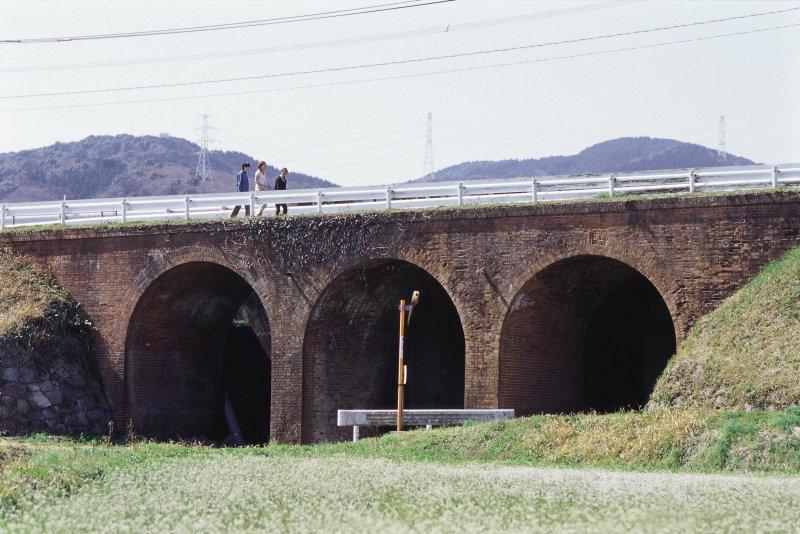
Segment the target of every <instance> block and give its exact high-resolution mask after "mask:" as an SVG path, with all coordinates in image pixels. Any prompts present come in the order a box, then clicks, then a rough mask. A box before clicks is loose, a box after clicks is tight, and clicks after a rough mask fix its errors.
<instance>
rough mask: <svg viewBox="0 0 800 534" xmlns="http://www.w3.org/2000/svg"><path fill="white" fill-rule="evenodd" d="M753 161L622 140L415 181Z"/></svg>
mask: <svg viewBox="0 0 800 534" xmlns="http://www.w3.org/2000/svg"><path fill="white" fill-rule="evenodd" d="M751 163H753V162H752V161H750V160H749V159H746V158H742V157H739V156H733V155H730V154H727V155H726V157H725V158H723V157H721V156H720V155H719V153H718V152H717V151H716V150H712V149H710V148H706V147H704V146H700V145H695V144H692V143H683V142H681V141H676V140H674V139H657V138H651V137H621V138H619V139H611V140H609V141H603V142H602V143H597V144H596V145H592V146H590V147H588V148H585V149H583V150H581V151H580V152H578V153H577V154H574V155H572V156H549V157H546V158H539V159H507V160H502V161H472V162H465V163H459V164H458V165H453V166H451V167H446V168H444V169H440V170H438V171H436V176H435V178H434V177H432V176H431V175H426V176H423V177H422V178H418V179H416V180H412V181H413V182H450V181H459V180H480V179H493V178H517V177H521V176H545V175H559V174H579V173H587V172H597V173H603V172H635V171H649V170H658V169H680V168H686V167H716V166H722V165H748V164H751Z"/></svg>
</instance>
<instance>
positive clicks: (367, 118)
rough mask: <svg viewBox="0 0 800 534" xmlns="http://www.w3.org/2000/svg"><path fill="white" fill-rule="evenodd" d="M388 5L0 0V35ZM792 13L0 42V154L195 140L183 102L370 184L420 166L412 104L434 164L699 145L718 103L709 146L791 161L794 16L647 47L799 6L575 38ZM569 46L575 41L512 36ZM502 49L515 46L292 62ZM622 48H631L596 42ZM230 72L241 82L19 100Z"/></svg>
mask: <svg viewBox="0 0 800 534" xmlns="http://www.w3.org/2000/svg"><path fill="white" fill-rule="evenodd" d="M394 1H395V2H396V1H398V0H394ZM429 1H430V0H421V1H419V2H417V3H418V4H424V3H426V2H429ZM392 2H393V0H361V1H345V0H340V1H335V2H334V1H327V2H323V1H312V0H303V1H292V2H290V1H263V2H256V1H253V2H243V1H242V2H235V1H230V0H226V1H195V2H186V1H157V2H156V1H153V2H124V1H116V2H112V1H107V2H100V1H97V2H85V1H70V2H67V1H44V0H42V1H35V0H26V1H21V2H16V1H0V40H8V39H25V38H43V37H61V36H76V35H88V34H108V33H120V32H135V31H141V30H154V29H164V28H178V27H189V26H200V25H209V24H223V23H229V22H239V21H250V20H262V19H274V18H277V17H289V16H295V15H306V14H312V13H320V12H326V11H333V10H341V9H347V8H362V7H366V6H377V5H385V4H389V3H392ZM402 5H408V3H405V4H402ZM792 8H800V0H795V1H774V2H773V1H757V2H747V1H694V2H690V1H657V0H650V1H646V0H601V1H598V2H591V1H588V0H575V1H569V2H567V1H560V2H552V1H550V2H547V1H525V0H513V1H512V0H508V1H502V0H497V1H488V0H487V1H477V0H455V1H452V2H444V3H439V4H435V5H416V6H414V7H409V8H404V9H393V10H389V11H383V12H378V13H370V14H362V15H354V16H339V17H331V18H326V19H318V20H309V21H302V22H285V21H284V22H280V23H275V24H270V25H262V26H255V27H248V28H237V29H230V30H219V31H208V32H192V33H180V34H174V35H156V36H145V37H129V38H119V39H101V40H81V41H71V42H48V43H25V44H22V43H0V152H8V151H18V150H23V149H27V148H35V147H40V146H46V145H50V144H53V143H55V142H59V141H60V142H69V141H76V140H79V139H82V138H84V137H86V136H89V135H116V134H121V133H129V134H134V135H158V134H159V133H162V132H163V133H168V134H170V135H173V136H178V137H183V138H187V139H190V140H193V141H197V140H198V139H199V130H198V128H199V125H200V115H201V114H209V115H210V118H209V124H210V125H211V126H212V127H213V129H212V130H211V131H210V137H211V139H212V143H211V145H210V148H213V149H218V150H238V151H242V152H245V153H247V154H250V155H251V156H253V157H254V158H258V159H264V160H265V161H267V162H268V163H270V164H272V165H275V166H278V167H283V166H286V167H288V168H290V170H292V171H297V172H306V173H309V174H313V175H316V176H319V177H321V178H326V179H329V180H332V181H334V182H337V183H339V184H342V185H355V184H378V183H391V182H400V181H403V180H407V179H410V178H415V177H418V176H420V175H422V174H424V173H425V172H427V170H429V169H427V168H426V167H425V159H426V158H425V156H426V144H427V143H426V140H427V115H428V113H431V114H432V136H433V139H432V141H433V161H434V166H435V167H436V168H442V167H446V166H448V165H452V164H455V163H459V162H462V161H474V160H498V159H508V158H520V159H521V158H532V157H543V156H550V155H559V154H564V155H566V154H574V153H577V152H578V151H580V150H581V149H583V148H585V147H587V146H590V145H592V144H594V143H597V142H600V141H603V140H606V139H611V138H616V137H622V136H651V137H669V138H674V139H679V140H681V141H687V142H693V143H698V144H702V145H705V146H708V147H712V148H717V146H718V143H719V119H720V116H722V115H724V117H725V143H726V149H727V151H728V152H730V153H734V154H737V155H742V156H745V157H748V158H750V159H752V160H754V161H758V162H765V163H787V162H798V161H800V97H799V96H798V95H800V26H798V27H794V28H784V29H775V30H769V31H763V32H757V33H750V34H746V35H736V36H727V37H720V38H713V39H706V40H701V41H694V42H688V43H680V44H674V45H664V46H650V45H655V44H659V43H665V42H673V41H679V40H686V39H698V38H703V37H711V36H716V35H720V34H728V33H736V32H742V31H750V30H756V29H763V28H771V27H775V26H785V25H790V24H800V9H797V10H794V11H788V12H784V13H778V14H771V15H763V16H758V17H751V18H745V19H739V20H731V21H723V22H715V23H708V24H698V25H695V26H692V27H688V28H677V29H669V30H659V31H649V32H643V33H637V34H635V35H627V36H617V37H610V38H601V39H591V40H585V39H586V38H588V37H594V36H602V35H608V34H618V33H625V32H632V31H638V30H647V29H653V28H659V27H664V26H672V25H683V24H687V23H694V22H704V21H708V20H712V19H723V18H731V17H737V16H742V15H749V14H754V13H763V12H767V11H776V10H787V9H792ZM577 39H584V40H583V41H580V42H572V43H564V44H554V45H548V46H538V47H534V46H531V45H536V44H546V43H552V42H554V41H574V40H577ZM520 46H525V47H526V48H523V49H517V50H510V51H505V52H493V53H480V54H472V55H469V56H461V57H456V58H446V59H439V60H429V61H415V62H407V63H402V64H392V65H384V66H380V67H368V68H353V69H345V70H338V71H335V72H316V73H308V74H297V73H298V72H301V71H319V70H325V69H334V68H341V67H350V66H358V65H365V64H373V63H387V62H397V61H404V60H409V59H420V58H428V57H432V56H445V55H452V54H463V53H465V52H478V51H486V50H491V49H501V48H513V47H520ZM642 46H647V48H641V47H642ZM631 47H634V48H636V47H638V49H635V50H627V51H618V52H613V51H611V52H609V50H617V49H621V48H631ZM565 56H578V57H565ZM442 71H450V72H442ZM239 77H249V78H251V79H248V80H239V81H226V82H218V83H210V84H196V85H191V86H177V87H158V88H150V89H135V90H124V91H108V92H95V93H89V94H86V93H84V94H67V95H51V96H24V95H36V94H40V93H54V92H74V91H87V90H102V89H116V88H128V87H132V86H142V85H163V84H174V83H185V82H196V81H209V80H219V79H229V78H239ZM254 77H260V78H255V79H253V78H254ZM364 80H371V81H364ZM309 86H310V87H309ZM153 100H161V101H153ZM37 108H38V109H37ZM42 108H46V109H42ZM235 171H236V169H232V170H231V172H232V173H234V172H235Z"/></svg>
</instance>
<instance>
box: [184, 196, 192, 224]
mask: <svg viewBox="0 0 800 534" xmlns="http://www.w3.org/2000/svg"><path fill="white" fill-rule="evenodd" d="M184 201H185V203H186V205H185V207H184V210H185V211H184V215H183V217H184V219H186V220H187V221H188V220H189V202H191V201H190V200H189V195H186V197H185V198H184Z"/></svg>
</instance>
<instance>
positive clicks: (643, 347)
mask: <svg viewBox="0 0 800 534" xmlns="http://www.w3.org/2000/svg"><path fill="white" fill-rule="evenodd" d="M674 352H675V326H674V323H673V320H672V317H671V315H670V312H669V309H668V307H667V304H666V303H665V301H664V299H663V298H662V296H661V295H660V294H659V292H658V290H657V289H656V288H655V286H653V284H652V283H651V282H650V281H649V280H648V279H647V278H646V277H645V276H644V275H642V274H641V273H640V272H638V271H637V270H636V269H634V268H632V267H630V266H629V265H627V264H625V263H623V262H621V261H618V260H615V259H611V258H608V257H604V256H592V255H582V256H575V257H571V258H567V259H564V260H560V261H557V262H555V263H553V264H551V265H549V266H548V267H545V268H544V269H542V270H541V271H539V272H538V273H537V274H535V275H534V276H533V277H532V278H531V279H530V280H528V282H526V283H525V285H524V286H523V287H522V288H521V289H520V291H519V292H518V294H517V296H516V297H515V298H514V300H513V302H512V303H511V306H510V307H509V311H508V312H507V315H506V318H505V321H504V323H503V328H502V331H501V335H500V360H499V384H498V386H499V387H498V399H499V403H500V406H501V407H504V408H505V407H507V408H514V409H515V410H516V412H517V415H518V416H520V415H530V414H535V413H571V412H579V411H590V410H594V411H598V412H610V411H615V410H619V409H637V408H641V407H642V406H643V405H644V404H645V403H646V402H647V400H648V397H649V395H650V393H651V391H652V389H653V386H654V385H655V382H656V380H657V379H658V376H659V375H660V374H661V372H662V371H663V370H664V367H665V366H666V364H667V361H668V360H669V358H670V356H671V355H672V354H673V353H674Z"/></svg>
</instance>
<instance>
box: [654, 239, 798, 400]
mask: <svg viewBox="0 0 800 534" xmlns="http://www.w3.org/2000/svg"><path fill="white" fill-rule="evenodd" d="M798 377H800V247H797V248H794V249H792V250H790V251H789V252H787V253H786V254H784V255H783V256H782V257H781V258H780V259H778V260H776V261H774V262H772V263H770V264H769V265H768V266H767V267H766V268H765V269H764V270H763V271H762V272H761V273H759V274H758V276H756V277H755V278H753V279H752V280H750V281H749V282H748V283H747V284H746V285H745V286H744V287H742V289H740V290H739V291H737V292H736V293H735V294H734V295H732V296H731V297H730V298H728V299H727V300H725V301H724V302H723V303H722V304H721V305H720V306H719V307H718V308H717V309H716V310H715V311H713V312H711V313H709V314H708V315H706V316H704V317H702V318H701V319H700V320H699V321H698V322H697V323H696V324H695V325H694V327H693V328H692V330H691V331H690V332H689V334H688V336H687V337H686V339H684V340H683V342H682V343H681V344H680V346H679V347H678V351H677V353H676V355H675V356H674V357H673V358H672V359H671V360H670V362H669V364H668V365H667V368H666V370H665V371H664V373H663V374H662V375H661V378H660V379H659V381H658V383H657V384H656V387H655V390H654V392H653V394H652V396H651V399H652V400H651V404H653V405H670V406H697V407H703V408H737V409H750V408H782V407H785V406H791V405H800V380H799V379H798Z"/></svg>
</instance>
